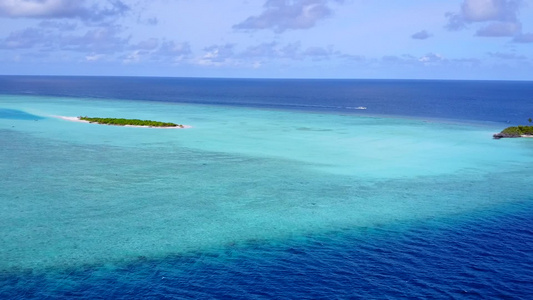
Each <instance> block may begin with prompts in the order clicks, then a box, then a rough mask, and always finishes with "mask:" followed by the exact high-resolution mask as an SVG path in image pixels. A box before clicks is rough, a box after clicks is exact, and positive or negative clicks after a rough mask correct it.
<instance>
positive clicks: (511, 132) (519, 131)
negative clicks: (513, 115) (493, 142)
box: [493, 118, 533, 139]
mask: <svg viewBox="0 0 533 300" xmlns="http://www.w3.org/2000/svg"><path fill="white" fill-rule="evenodd" d="M528 121H529V123H531V122H532V120H531V118H529V119H528ZM524 136H531V137H533V126H523V125H519V126H512V127H507V128H505V129H504V130H502V132H500V133H496V134H494V135H493V137H494V138H495V139H501V138H516V137H524Z"/></svg>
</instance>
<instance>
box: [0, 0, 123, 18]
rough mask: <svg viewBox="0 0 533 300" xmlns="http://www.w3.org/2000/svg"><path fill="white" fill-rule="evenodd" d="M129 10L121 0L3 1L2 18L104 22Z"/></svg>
mask: <svg viewBox="0 0 533 300" xmlns="http://www.w3.org/2000/svg"><path fill="white" fill-rule="evenodd" d="M128 10H129V7H128V6H127V5H125V4H124V3H123V2H122V1H121V0H2V1H0V16H3V17H10V18H42V19H56V18H58V19H60V18H80V19H82V20H86V21H102V20H104V19H106V18H109V17H114V16H118V15H121V14H123V13H125V12H126V11H128Z"/></svg>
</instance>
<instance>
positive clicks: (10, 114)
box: [0, 108, 44, 120]
mask: <svg viewBox="0 0 533 300" xmlns="http://www.w3.org/2000/svg"><path fill="white" fill-rule="evenodd" d="M0 119H13V120H42V119H44V118H43V117H40V116H36V115H32V114H29V113H27V112H24V111H22V110H16V109H7V108H0Z"/></svg>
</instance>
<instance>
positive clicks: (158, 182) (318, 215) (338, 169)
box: [0, 96, 533, 272]
mask: <svg viewBox="0 0 533 300" xmlns="http://www.w3.org/2000/svg"><path fill="white" fill-rule="evenodd" d="M0 103H1V107H2V108H3V109H4V110H5V111H7V110H10V111H9V113H10V115H11V116H12V115H13V111H14V110H16V111H19V112H21V113H19V114H18V115H19V116H20V115H24V117H20V118H13V117H10V118H7V117H6V118H1V117H0V141H1V143H2V147H1V148H0V157H2V158H3V159H2V160H1V161H0V170H1V171H2V172H1V175H0V187H1V188H0V201H1V206H2V210H0V220H1V222H2V223H3V224H2V225H3V226H0V236H2V237H3V238H2V239H1V240H0V269H1V270H3V271H7V272H16V270H21V269H22V270H26V269H33V270H45V269H47V268H55V269H67V268H73V267H80V266H85V265H101V264H116V263H127V262H132V261H137V260H138V259H139V257H143V258H145V259H161V258H165V257H167V256H169V255H178V254H186V253H193V252H198V251H200V252H201V251H209V249H219V248H220V247H226V246H228V245H240V244H246V243H250V242H253V241H283V240H288V239H293V238H298V237H301V236H308V235H320V234H323V233H327V232H332V231H338V230H343V229H353V228H375V227H378V226H388V225H391V224H392V225H393V224H397V223H402V222H416V221H417V220H419V221H423V220H429V219H435V218H449V217H451V216H460V215H464V214H470V213H474V212H477V211H493V212H497V211H498V208H499V207H506V206H508V205H509V203H513V202H523V201H525V200H527V199H529V201H530V200H531V198H530V197H531V194H532V189H531V187H530V182H532V179H533V178H532V172H531V166H532V162H533V144H532V143H530V142H531V141H530V140H526V139H517V140H499V141H497V140H493V139H492V138H491V134H492V133H494V132H497V131H499V130H500V129H501V127H499V126H500V125H497V126H496V125H493V124H480V123H477V124H465V123H458V122H449V121H442V120H440V121H437V120H430V119H423V118H419V119H406V118H403V119H401V118H394V117H372V116H362V115H339V114H335V113H330V114H320V113H304V112H295V111H294V112H291V111H276V110H261V109H252V108H236V107H225V106H206V105H192V104H169V103H153V102H141V101H125V100H121V101H113V100H95V99H68V98H52V97H46V98H45V97H25V96H2V97H1V98H0ZM5 111H4V112H5ZM22 112H23V113H25V114H23V113H22ZM0 113H1V111H0ZM5 115H7V113H5V114H4V116H5ZM28 115H33V116H38V117H43V119H37V118H35V119H33V118H31V117H30V118H29V117H28ZM57 115H59V116H78V115H88V116H99V117H124V118H140V119H154V120H160V121H169V122H177V123H182V124H187V125H191V126H192V128H190V129H157V128H126V127H116V126H103V125H95V124H86V123H76V122H69V121H65V120H62V119H58V118H55V117H53V116H57Z"/></svg>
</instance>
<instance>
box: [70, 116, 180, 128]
mask: <svg viewBox="0 0 533 300" xmlns="http://www.w3.org/2000/svg"><path fill="white" fill-rule="evenodd" d="M78 118H79V119H80V120H83V121H88V122H90V123H98V124H106V125H118V126H126V125H131V126H148V127H179V128H183V127H184V126H183V125H181V124H175V123H169V122H159V121H151V120H139V119H118V118H91V117H87V116H85V117H78Z"/></svg>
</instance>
